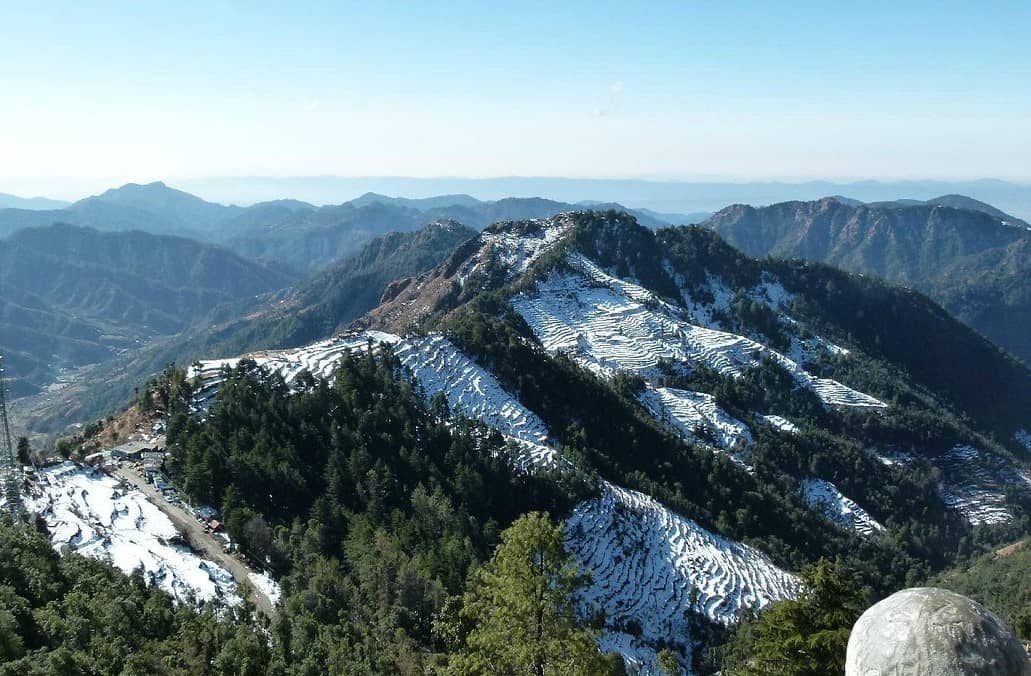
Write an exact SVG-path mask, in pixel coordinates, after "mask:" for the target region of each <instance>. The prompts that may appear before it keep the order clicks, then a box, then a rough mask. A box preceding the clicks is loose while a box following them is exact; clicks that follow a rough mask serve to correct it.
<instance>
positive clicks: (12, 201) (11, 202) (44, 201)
mask: <svg viewBox="0 0 1031 676" xmlns="http://www.w3.org/2000/svg"><path fill="white" fill-rule="evenodd" d="M66 206H68V203H67V202H62V201H60V200H52V199H49V198H46V197H18V196H17V195H8V194H7V193H2V192H0V209H63V208H64V207H66Z"/></svg>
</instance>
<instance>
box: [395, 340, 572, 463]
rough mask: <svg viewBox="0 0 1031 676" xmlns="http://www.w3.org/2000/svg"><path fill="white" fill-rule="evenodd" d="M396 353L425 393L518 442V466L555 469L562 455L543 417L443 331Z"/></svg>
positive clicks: (403, 344) (402, 345) (402, 346)
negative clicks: (550, 441) (443, 399)
mask: <svg viewBox="0 0 1031 676" xmlns="http://www.w3.org/2000/svg"><path fill="white" fill-rule="evenodd" d="M395 352H396V354H397V356H398V359H400V360H401V363H402V364H403V365H404V367H405V368H407V369H408V370H409V371H411V372H412V375H414V376H415V379H416V380H417V381H418V382H419V384H420V385H422V387H423V390H424V391H425V392H426V394H427V396H433V394H435V393H437V392H443V393H444V395H445V396H447V399H448V405H449V406H450V407H451V410H452V411H454V412H455V413H461V414H462V415H464V416H466V417H469V418H473V419H476V420H480V421H481V422H483V423H485V424H486V425H488V426H490V427H493V428H494V429H496V430H498V431H499V432H501V433H502V434H503V435H505V437H506V438H508V439H509V440H511V441H514V442H515V444H516V446H517V448H518V449H519V450H520V451H521V452H520V455H519V456H518V457H516V458H514V459H513V460H514V462H515V463H516V465H517V466H518V467H520V469H523V470H524V471H530V470H533V469H545V468H553V467H555V466H556V464H557V463H558V453H557V452H556V451H555V449H554V448H552V447H550V446H549V445H548V430H547V427H546V426H545V425H544V421H542V420H541V419H540V418H538V417H537V415H536V414H534V413H533V412H531V411H530V410H528V409H527V408H526V407H525V406H523V405H522V404H521V403H519V401H518V400H517V399H516V398H515V397H513V396H512V395H510V394H509V393H508V392H506V391H505V390H504V389H503V388H502V387H501V384H500V383H498V381H497V380H496V379H495V378H494V376H492V375H491V374H490V373H488V372H487V371H485V370H484V369H482V368H481V367H480V366H478V365H477V364H476V363H475V362H473V360H471V359H469V357H467V356H465V355H464V354H463V353H462V352H460V351H459V350H458V349H457V348H456V347H455V346H454V345H452V344H451V342H450V341H449V340H447V339H446V338H444V337H443V336H440V335H433V336H428V337H426V338H411V339H407V340H403V341H401V342H399V343H398V344H397V347H396V351H395Z"/></svg>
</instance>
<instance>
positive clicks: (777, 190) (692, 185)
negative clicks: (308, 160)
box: [182, 176, 1031, 221]
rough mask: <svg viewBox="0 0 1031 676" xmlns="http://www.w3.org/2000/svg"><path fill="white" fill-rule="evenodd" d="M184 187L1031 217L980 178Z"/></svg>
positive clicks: (310, 180) (268, 193)
mask: <svg viewBox="0 0 1031 676" xmlns="http://www.w3.org/2000/svg"><path fill="white" fill-rule="evenodd" d="M182 187H183V188H184V189H186V190H191V191H193V192H195V193H197V194H199V195H204V196H206V197H207V198H208V199H215V200H219V201H222V202H227V203H228V202H236V203H242V204H250V203H253V202H259V201H262V200H268V199H271V198H272V197H278V196H281V195H291V196H293V197H296V198H298V199H303V200H307V201H309V202H313V203H316V204H335V203H338V202H341V201H343V200H346V199H349V198H352V197H354V196H356V195H361V194H362V193H366V192H370V191H371V192H378V193H385V194H389V195H407V196H409V197H429V196H432V195H448V194H468V195H473V196H474V197H476V198H478V199H482V200H497V199H502V198H504V197H508V196H511V195H539V196H542V197H546V198H548V199H552V200H555V201H558V202H567V203H570V204H576V203H579V202H583V201H584V200H590V199H598V198H599V197H600V198H604V200H606V201H613V202H619V203H620V204H626V205H630V206H633V207H634V208H635V209H641V208H646V209H650V210H652V211H657V212H662V213H679V214H690V213H697V212H709V213H712V212H714V211H717V210H718V209H721V208H723V207H725V206H727V205H728V204H735V203H739V202H740V203H745V204H756V205H766V204H774V203H777V202H784V201H788V200H814V199H820V198H821V197H826V196H827V195H847V196H849V197H851V198H854V199H858V200H862V201H864V202H876V201H883V200H894V199H897V198H898V197H899V196H907V197H911V198H913V199H919V200H926V199H930V198H932V197H936V196H938V195H947V194H960V195H970V196H971V197H974V198H976V199H978V200H981V201H983V202H987V203H989V204H994V205H995V206H997V207H999V208H1000V209H1003V210H1004V211H1007V212H1009V213H1012V214H1015V215H1017V216H1019V217H1020V218H1023V219H1024V220H1029V221H1031V185H1028V184H1019V183H1011V182H1007V181H999V180H995V179H982V180H975V181H854V182H841V181H837V182H835V181H805V182H787V181H752V182H745V181H733V180H674V179H670V180H643V179H593V178H560V177H547V176H545V177H540V176H538V177H533V176H525V177H500V178H411V177H392V176H367V177H339V176H305V177H262V176H248V177H224V178H207V179H197V180H189V181H183V182H182Z"/></svg>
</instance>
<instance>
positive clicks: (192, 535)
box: [113, 465, 274, 618]
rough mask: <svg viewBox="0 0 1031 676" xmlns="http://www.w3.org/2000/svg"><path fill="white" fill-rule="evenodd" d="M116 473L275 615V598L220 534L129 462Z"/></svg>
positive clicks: (263, 610) (256, 603)
mask: <svg viewBox="0 0 1031 676" xmlns="http://www.w3.org/2000/svg"><path fill="white" fill-rule="evenodd" d="M113 474H114V475H115V476H117V477H119V478H121V479H125V480H126V481H128V482H129V483H131V484H133V485H134V486H136V487H137V488H139V489H140V490H141V491H143V493H144V495H146V496H147V498H149V499H150V501H151V502H153V503H154V504H155V505H157V507H158V509H160V510H161V511H162V512H164V513H165V514H166V515H167V516H168V518H169V519H171V520H172V523H173V524H175V527H176V528H177V529H178V530H179V532H180V533H182V534H183V536H184V537H185V538H186V540H187V541H188V542H189V543H190V546H191V547H193V548H194V549H195V550H196V551H198V552H200V553H201V554H202V555H203V556H204V558H206V559H208V560H210V561H214V562H215V563H217V564H218V565H219V566H221V567H223V568H225V569H226V570H228V571H229V572H230V573H231V574H232V576H233V578H234V579H235V580H236V583H237V584H243V583H244V582H247V584H248V585H249V586H250V587H251V595H250V600H251V602H252V603H254V606H255V607H256V608H257V609H258V610H259V611H261V613H262V614H263V615H265V616H266V617H269V618H271V617H272V614H273V612H274V607H273V605H272V602H271V601H269V599H268V597H267V596H266V595H265V594H264V593H263V592H262V591H261V590H259V589H258V588H257V587H255V586H254V584H253V583H252V582H251V581H250V580H249V579H248V574H249V573H251V572H252V571H251V569H250V568H248V567H247V565H245V564H244V563H243V562H242V561H240V560H239V559H237V558H236V557H234V556H232V555H231V554H227V553H226V552H225V551H224V550H223V549H222V545H223V540H222V539H221V538H219V537H218V536H217V535H215V534H214V533H209V532H207V531H205V530H204V526H203V525H202V524H201V523H200V522H199V521H197V519H196V518H195V517H194V516H192V515H191V514H189V513H187V512H186V510H184V509H182V508H181V507H178V506H176V505H173V504H171V503H170V502H168V500H165V496H163V495H161V492H160V491H158V490H157V489H156V488H154V486H152V485H151V484H148V483H147V482H146V480H145V479H144V478H143V477H141V476H140V475H139V474H137V473H136V472H135V471H133V469H132V468H131V467H129V466H128V465H121V466H119V467H118V469H116V470H114V471H113Z"/></svg>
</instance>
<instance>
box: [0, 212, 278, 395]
mask: <svg viewBox="0 0 1031 676" xmlns="http://www.w3.org/2000/svg"><path fill="white" fill-rule="evenodd" d="M293 279H294V278H293V277H292V276H291V275H289V274H287V273H284V272H283V271H281V270H278V269H275V268H273V267H270V266H268V265H265V264H262V263H256V262H254V261H248V260H245V259H243V258H241V257H240V256H238V255H236V254H234V253H232V252H230V251H228V250H226V249H223V248H222V247H218V246H215V245H211V244H205V243H201V242H197V241H194V240H190V239H184V238H180V237H171V236H159V235H152V234H148V233H143V232H99V231H97V230H93V229H91V228H83V227H79V226H70V225H51V226H47V227H43V228H27V229H23V230H20V231H18V232H16V233H14V234H13V235H10V236H8V237H7V238H4V239H0V337H2V339H3V348H4V352H5V357H6V358H7V359H8V364H9V367H10V371H9V373H10V375H12V376H13V379H12V386H13V389H14V394H15V395H19V394H30V393H32V392H34V391H37V390H38V389H39V388H41V387H44V386H46V385H47V384H49V383H52V382H54V381H55V379H57V376H58V374H59V372H60V371H61V370H62V369H65V368H74V367H78V366H82V365H84V364H89V363H94V362H98V361H103V360H105V359H108V358H110V357H111V356H113V355H114V354H117V353H119V352H121V351H123V350H129V349H135V348H137V347H139V344H140V343H141V342H143V341H146V340H148V339H150V338H152V337H154V336H160V335H170V334H174V333H178V332H179V331H182V330H183V329H184V328H185V327H186V326H188V325H189V324H191V323H192V322H194V321H196V320H197V319H198V318H199V317H202V316H203V315H205V314H206V313H207V312H209V311H210V310H211V309H212V308H214V307H215V306H217V305H219V304H222V303H226V302H230V301H234V300H239V299H242V298H248V297H252V296H255V295H257V294H261V293H265V292H268V291H271V290H274V289H278V288H282V287H284V286H286V285H288V284H289V283H290V282H291V281H293Z"/></svg>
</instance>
